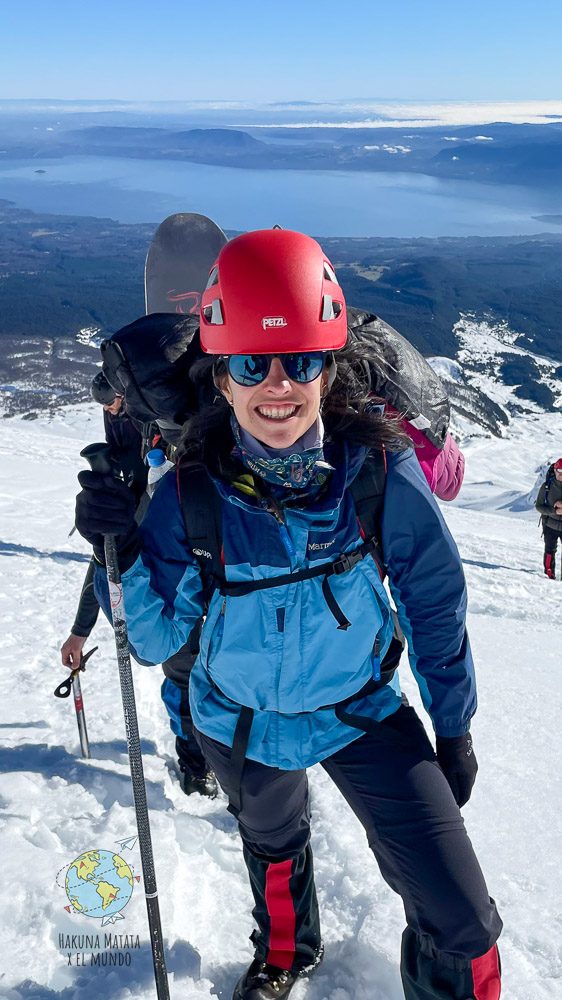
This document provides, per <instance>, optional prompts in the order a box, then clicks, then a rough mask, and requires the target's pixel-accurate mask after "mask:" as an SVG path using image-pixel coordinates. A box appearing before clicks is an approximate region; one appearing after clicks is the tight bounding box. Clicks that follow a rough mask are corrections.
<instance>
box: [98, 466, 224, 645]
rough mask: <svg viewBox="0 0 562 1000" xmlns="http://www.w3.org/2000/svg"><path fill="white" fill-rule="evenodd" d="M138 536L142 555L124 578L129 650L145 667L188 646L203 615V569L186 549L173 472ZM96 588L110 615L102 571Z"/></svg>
mask: <svg viewBox="0 0 562 1000" xmlns="http://www.w3.org/2000/svg"><path fill="white" fill-rule="evenodd" d="M139 531H140V533H141V539H142V548H141V553H140V555H139V557H138V559H137V560H136V562H135V563H134V564H133V565H132V566H131V567H130V569H128V570H127V571H126V572H125V573H123V576H122V582H123V598H124V602H125V613H126V616H127V629H128V634H129V644H130V647H131V651H132V653H133V655H134V656H135V658H136V659H137V660H139V661H140V662H141V663H162V661H163V660H167V659H169V657H170V656H172V655H173V653H177V652H178V650H179V649H181V647H182V646H183V645H185V643H186V642H187V639H188V637H189V635H190V633H191V631H192V629H193V627H194V626H195V624H196V623H197V621H198V620H199V619H200V617H201V616H202V614H203V611H204V598H203V585H202V582H201V577H200V573H199V564H198V563H197V560H196V559H195V556H194V555H193V554H192V553H191V551H190V549H189V546H188V542H187V538H186V534H185V527H184V522H183V515H182V512H181V508H180V504H179V500H178V495H177V489H176V477H175V474H174V471H173V470H171V471H170V472H168V473H167V474H166V475H165V476H163V478H162V479H161V480H160V482H159V484H158V487H157V489H156V492H155V494H154V497H153V498H152V500H151V502H150V505H149V507H148V511H147V513H146V516H145V518H144V520H143V522H142V524H141V525H140V527H139ZM95 588H96V595H97V597H98V600H99V602H100V604H101V606H102V608H103V610H104V611H105V612H106V614H108V612H109V607H108V604H109V602H108V596H107V594H108V592H107V577H106V573H105V568H104V567H101V566H98V567H97V569H96V580H95ZM108 617H109V614H108Z"/></svg>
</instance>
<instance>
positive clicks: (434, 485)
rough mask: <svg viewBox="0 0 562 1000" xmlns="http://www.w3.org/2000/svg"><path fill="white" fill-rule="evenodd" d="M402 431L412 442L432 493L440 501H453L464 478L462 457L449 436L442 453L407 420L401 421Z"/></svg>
mask: <svg viewBox="0 0 562 1000" xmlns="http://www.w3.org/2000/svg"><path fill="white" fill-rule="evenodd" d="M402 423H403V425H404V429H405V430H406V431H407V432H408V434H409V435H410V437H411V439H412V441H413V442H414V447H415V449H416V455H417V456H418V461H419V463H420V465H421V467H422V469H423V472H424V475H425V478H426V479H427V481H428V483H429V488H430V490H431V492H432V493H435V495H436V496H438V497H439V499H440V500H454V499H455V497H456V496H457V494H458V492H459V490H460V488H461V486H462V481H463V476H464V455H463V453H462V451H461V450H460V448H459V446H458V444H457V442H456V441H455V439H454V438H452V437H451V435H450V434H447V437H446V438H445V444H444V446H443V451H439V449H438V448H436V447H435V445H434V444H431V442H430V441H428V439H427V438H426V437H425V435H424V434H423V433H422V431H419V430H417V428H416V427H413V426H412V424H410V423H409V422H408V421H407V420H403V421H402Z"/></svg>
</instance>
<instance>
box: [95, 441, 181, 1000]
mask: <svg viewBox="0 0 562 1000" xmlns="http://www.w3.org/2000/svg"><path fill="white" fill-rule="evenodd" d="M80 454H81V456H82V457H83V458H85V459H87V461H88V462H89V463H90V466H91V468H92V470H93V471H94V472H103V473H105V474H106V475H114V474H115V470H114V468H113V466H112V464H111V461H110V448H109V446H108V445H107V444H105V443H104V444H90V445H88V447H87V448H84V449H83V451H81V452H80ZM104 550H105V564H106V567H107V580H108V587H109V601H110V604H111V616H112V619H113V631H114V633H115V647H116V650H117V665H118V667H119V681H120V683H121V698H122V701H123V714H124V717H125V733H126V736H127V750H128V752H129V764H130V767H131V782H132V785H133V799H134V803H135V814H136V819H137V831H138V835H139V847H140V853H141V862H142V872H143V876H144V893H145V897H146V909H147V913H148V926H149V929H150V943H151V945H152V961H153V964H154V979H155V983H156V995H157V997H158V1000H169V998H170V993H169V990H168V973H167V971H166V958H165V955H164V939H163V936H162V926H161V923H160V907H159V905H158V890H157V888H156V873H155V871H154V856H153V853H152V839H151V836H150V822H149V818H148V807H147V803H146V786H145V783H144V771H143V766H142V754H141V748H140V739H139V728H138V720H137V710H136V705H135V690H134V687H133V675H132V671H131V658H130V656H129V640H128V636H127V621H126V618H125V605H124V602H123V587H122V584H121V574H120V572H119V563H118V560H117V546H116V542H115V535H105V538H104Z"/></svg>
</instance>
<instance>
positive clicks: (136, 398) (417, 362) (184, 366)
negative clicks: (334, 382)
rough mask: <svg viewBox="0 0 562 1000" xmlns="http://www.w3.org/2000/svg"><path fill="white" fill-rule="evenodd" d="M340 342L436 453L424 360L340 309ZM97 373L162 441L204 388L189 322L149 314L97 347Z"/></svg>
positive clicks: (365, 319)
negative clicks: (354, 349)
mask: <svg viewBox="0 0 562 1000" xmlns="http://www.w3.org/2000/svg"><path fill="white" fill-rule="evenodd" d="M347 314H348V337H349V341H350V342H351V343H352V344H357V345H359V346H360V348H361V353H362V355H363V359H362V361H361V362H360V365H361V369H362V371H361V373H362V374H364V372H365V371H368V375H369V382H370V391H371V393H372V394H373V395H374V396H378V397H380V398H381V399H384V400H385V401H386V402H387V403H388V404H389V405H390V406H391V407H392V408H393V409H394V410H395V411H396V412H397V413H400V414H401V415H402V416H403V417H405V418H406V420H408V421H409V422H410V423H411V424H412V425H413V426H414V427H415V428H416V429H417V430H419V431H420V432H421V433H422V434H423V435H424V436H425V437H426V438H427V439H428V441H430V442H431V444H432V445H434V447H436V448H437V449H438V450H439V451H442V450H443V447H444V444H445V439H446V437H447V430H448V427H449V400H448V397H447V393H446V390H445V389H444V387H443V384H442V382H441V381H440V379H439V378H438V376H437V375H436V374H435V372H434V371H433V369H432V368H431V366H430V365H429V364H428V363H427V361H426V360H425V358H424V357H423V356H422V355H421V354H420V353H419V351H417V350H416V348H415V347H413V346H412V344H410V342H409V341H408V340H406V338H405V337H403V336H402V335H401V334H400V333H398V331H397V330H394V329H393V328H392V327H391V326H389V325H388V323H385V322H384V321H383V320H381V319H379V318H378V317H377V316H374V315H373V314H372V313H369V312H365V311H364V310H361V309H354V308H353V307H352V306H349V307H348V310H347ZM101 354H102V359H103V368H102V370H103V373H104V375H105V376H106V378H107V380H108V382H109V383H110V385H111V386H113V388H114V389H115V390H116V391H117V392H121V393H123V394H124V395H125V396H126V400H127V413H128V414H129V416H131V417H133V418H134V419H136V420H140V421H141V422H142V423H145V422H147V421H151V420H158V422H159V424H160V425H161V426H162V425H165V426H166V434H165V437H166V439H167V440H170V434H171V432H172V431H173V429H174V428H175V430H176V433H177V432H179V430H180V428H181V425H182V424H183V423H184V422H185V421H186V420H187V418H188V417H189V416H192V415H193V414H194V413H196V412H197V411H198V410H200V409H201V408H202V407H203V406H204V405H207V404H210V403H212V401H213V399H214V396H215V391H214V389H213V387H212V386H210V387H203V388H200V387H198V386H195V385H194V383H193V382H192V380H191V378H190V369H191V367H192V366H193V364H194V363H195V362H196V361H198V360H199V359H201V358H202V357H204V354H203V351H202V349H201V345H200V342H199V319H198V317H197V316H190V315H188V316H181V317H178V315H176V314H174V313H151V314H150V315H148V316H141V318H140V319H137V320H135V322H134V323H130V324H129V325H128V326H124V327H123V328H122V329H121V330H118V331H117V333H114V334H113V336H112V337H109V338H108V339H107V340H104V341H103V342H102V345H101Z"/></svg>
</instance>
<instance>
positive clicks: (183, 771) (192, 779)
mask: <svg viewBox="0 0 562 1000" xmlns="http://www.w3.org/2000/svg"><path fill="white" fill-rule="evenodd" d="M180 786H181V790H182V792H185V794H186V795H191V794H192V793H193V792H199V795H206V796H207V797H208V798H210V799H214V798H215V797H216V796H217V795H218V791H219V788H218V785H217V779H216V778H215V776H214V774H213V772H212V771H203V772H201V773H199V774H196V773H195V771H192V770H191V768H189V767H187V765H186V764H182V763H181V761H180Z"/></svg>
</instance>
